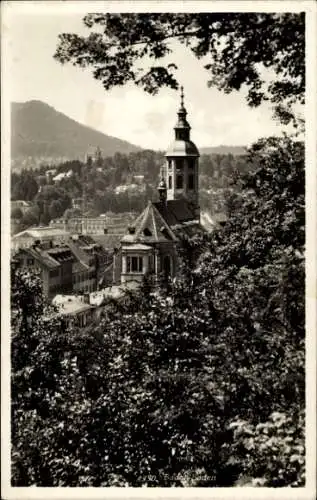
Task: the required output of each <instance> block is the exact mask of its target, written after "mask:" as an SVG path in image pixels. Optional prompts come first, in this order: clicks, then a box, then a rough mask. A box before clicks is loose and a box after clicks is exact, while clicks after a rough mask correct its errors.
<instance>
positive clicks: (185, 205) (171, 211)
mask: <svg viewBox="0 0 317 500" xmlns="http://www.w3.org/2000/svg"><path fill="white" fill-rule="evenodd" d="M154 205H155V207H156V208H157V210H158V211H159V212H160V214H161V215H162V216H163V217H164V219H165V220H166V222H167V224H168V225H169V226H174V225H176V224H180V223H183V222H188V221H192V220H196V219H197V216H196V215H195V211H194V207H193V206H192V205H191V203H189V202H188V201H187V200H185V199H179V200H167V202H166V204H164V203H162V202H156V203H154Z"/></svg>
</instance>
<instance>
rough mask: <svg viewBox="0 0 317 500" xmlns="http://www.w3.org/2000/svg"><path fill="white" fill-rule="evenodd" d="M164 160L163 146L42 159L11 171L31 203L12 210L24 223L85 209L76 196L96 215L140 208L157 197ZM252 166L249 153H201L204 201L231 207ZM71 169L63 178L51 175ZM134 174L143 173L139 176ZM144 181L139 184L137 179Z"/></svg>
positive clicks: (14, 188)
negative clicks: (23, 209)
mask: <svg viewBox="0 0 317 500" xmlns="http://www.w3.org/2000/svg"><path fill="white" fill-rule="evenodd" d="M164 161H165V158H164V153H163V152H155V151H150V150H148V151H139V152H136V153H130V154H128V155H126V154H120V153H116V154H115V155H114V156H113V157H106V158H103V157H102V156H101V155H97V157H95V158H94V159H89V158H88V160H87V161H86V162H85V163H84V162H80V161H78V160H75V161H67V162H63V163H61V164H59V165H57V166H52V165H42V166H41V167H40V168H38V169H35V170H26V169H25V170H22V171H21V172H20V173H16V172H13V173H12V174H11V199H12V200H26V201H29V202H31V203H32V205H33V206H32V207H31V208H30V209H29V210H27V211H26V212H24V213H22V212H21V210H20V209H19V208H15V209H14V210H13V211H12V218H14V219H15V220H17V221H19V223H20V225H21V227H22V228H23V227H28V226H30V225H35V224H38V223H42V224H47V223H49V222H50V220H52V219H55V218H58V217H61V216H63V215H64V214H65V211H66V216H72V215H80V210H78V209H76V210H74V209H72V200H73V199H76V198H82V197H83V196H84V197H85V199H86V203H85V209H86V213H89V214H90V215H92V216H97V215H99V214H100V213H104V212H108V211H112V212H115V213H121V212H127V211H129V212H130V211H136V212H139V211H141V210H142V209H143V208H144V206H145V204H146V203H147V201H148V200H149V199H155V198H156V197H157V192H156V186H157V183H158V177H159V171H160V167H161V166H162V165H163V163H164ZM250 168H252V166H251V165H250V163H249V162H247V160H246V157H245V156H241V155H239V156H234V155H232V154H225V155H221V154H215V155H202V156H201V158H200V169H199V172H200V204H201V208H202V209H206V210H209V211H210V212H217V211H223V210H226V203H227V201H226V200H227V199H228V198H230V196H231V193H232V192H233V191H234V192H236V191H237V190H238V189H239V188H238V186H239V182H238V180H239V178H240V176H241V175H242V174H244V173H245V172H247V171H248V170H250ZM50 169H54V170H56V173H55V174H54V175H57V174H59V173H63V172H64V173H66V172H69V171H70V170H71V171H72V176H71V177H65V178H63V179H62V180H60V181H59V182H58V183H54V182H53V181H52V177H49V176H48V175H47V171H48V170H50ZM135 176H144V178H143V179H142V178H141V180H140V179H135ZM138 182H139V184H138ZM127 184H130V185H131V184H138V187H137V188H136V189H135V190H127V191H123V192H120V193H116V192H115V188H116V187H118V186H119V185H127Z"/></svg>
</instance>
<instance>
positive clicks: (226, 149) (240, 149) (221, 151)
mask: <svg viewBox="0 0 317 500" xmlns="http://www.w3.org/2000/svg"><path fill="white" fill-rule="evenodd" d="M199 152H200V154H201V155H228V154H232V155H234V156H239V155H244V154H245V153H246V148H245V147H244V146H214V147H205V148H200V149H199Z"/></svg>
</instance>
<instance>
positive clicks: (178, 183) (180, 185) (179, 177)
mask: <svg viewBox="0 0 317 500" xmlns="http://www.w3.org/2000/svg"><path fill="white" fill-rule="evenodd" d="M182 188H183V176H182V175H177V176H176V189H182Z"/></svg>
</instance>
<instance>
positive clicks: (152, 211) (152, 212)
mask: <svg viewBox="0 0 317 500" xmlns="http://www.w3.org/2000/svg"><path fill="white" fill-rule="evenodd" d="M155 205H156V204H154V203H152V202H149V204H148V205H147V207H146V208H145V210H144V211H143V212H142V213H141V215H140V216H139V217H138V218H137V219H136V221H135V224H134V226H133V228H130V232H129V234H126V235H125V236H124V237H123V238H122V240H121V241H122V243H135V242H139V243H158V242H164V241H176V239H177V238H176V236H175V234H174V233H173V231H172V230H171V228H170V227H169V224H168V223H167V221H166V220H165V219H164V217H163V216H162V214H161V213H160V211H159V210H158V209H157V207H156V206H155Z"/></svg>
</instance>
